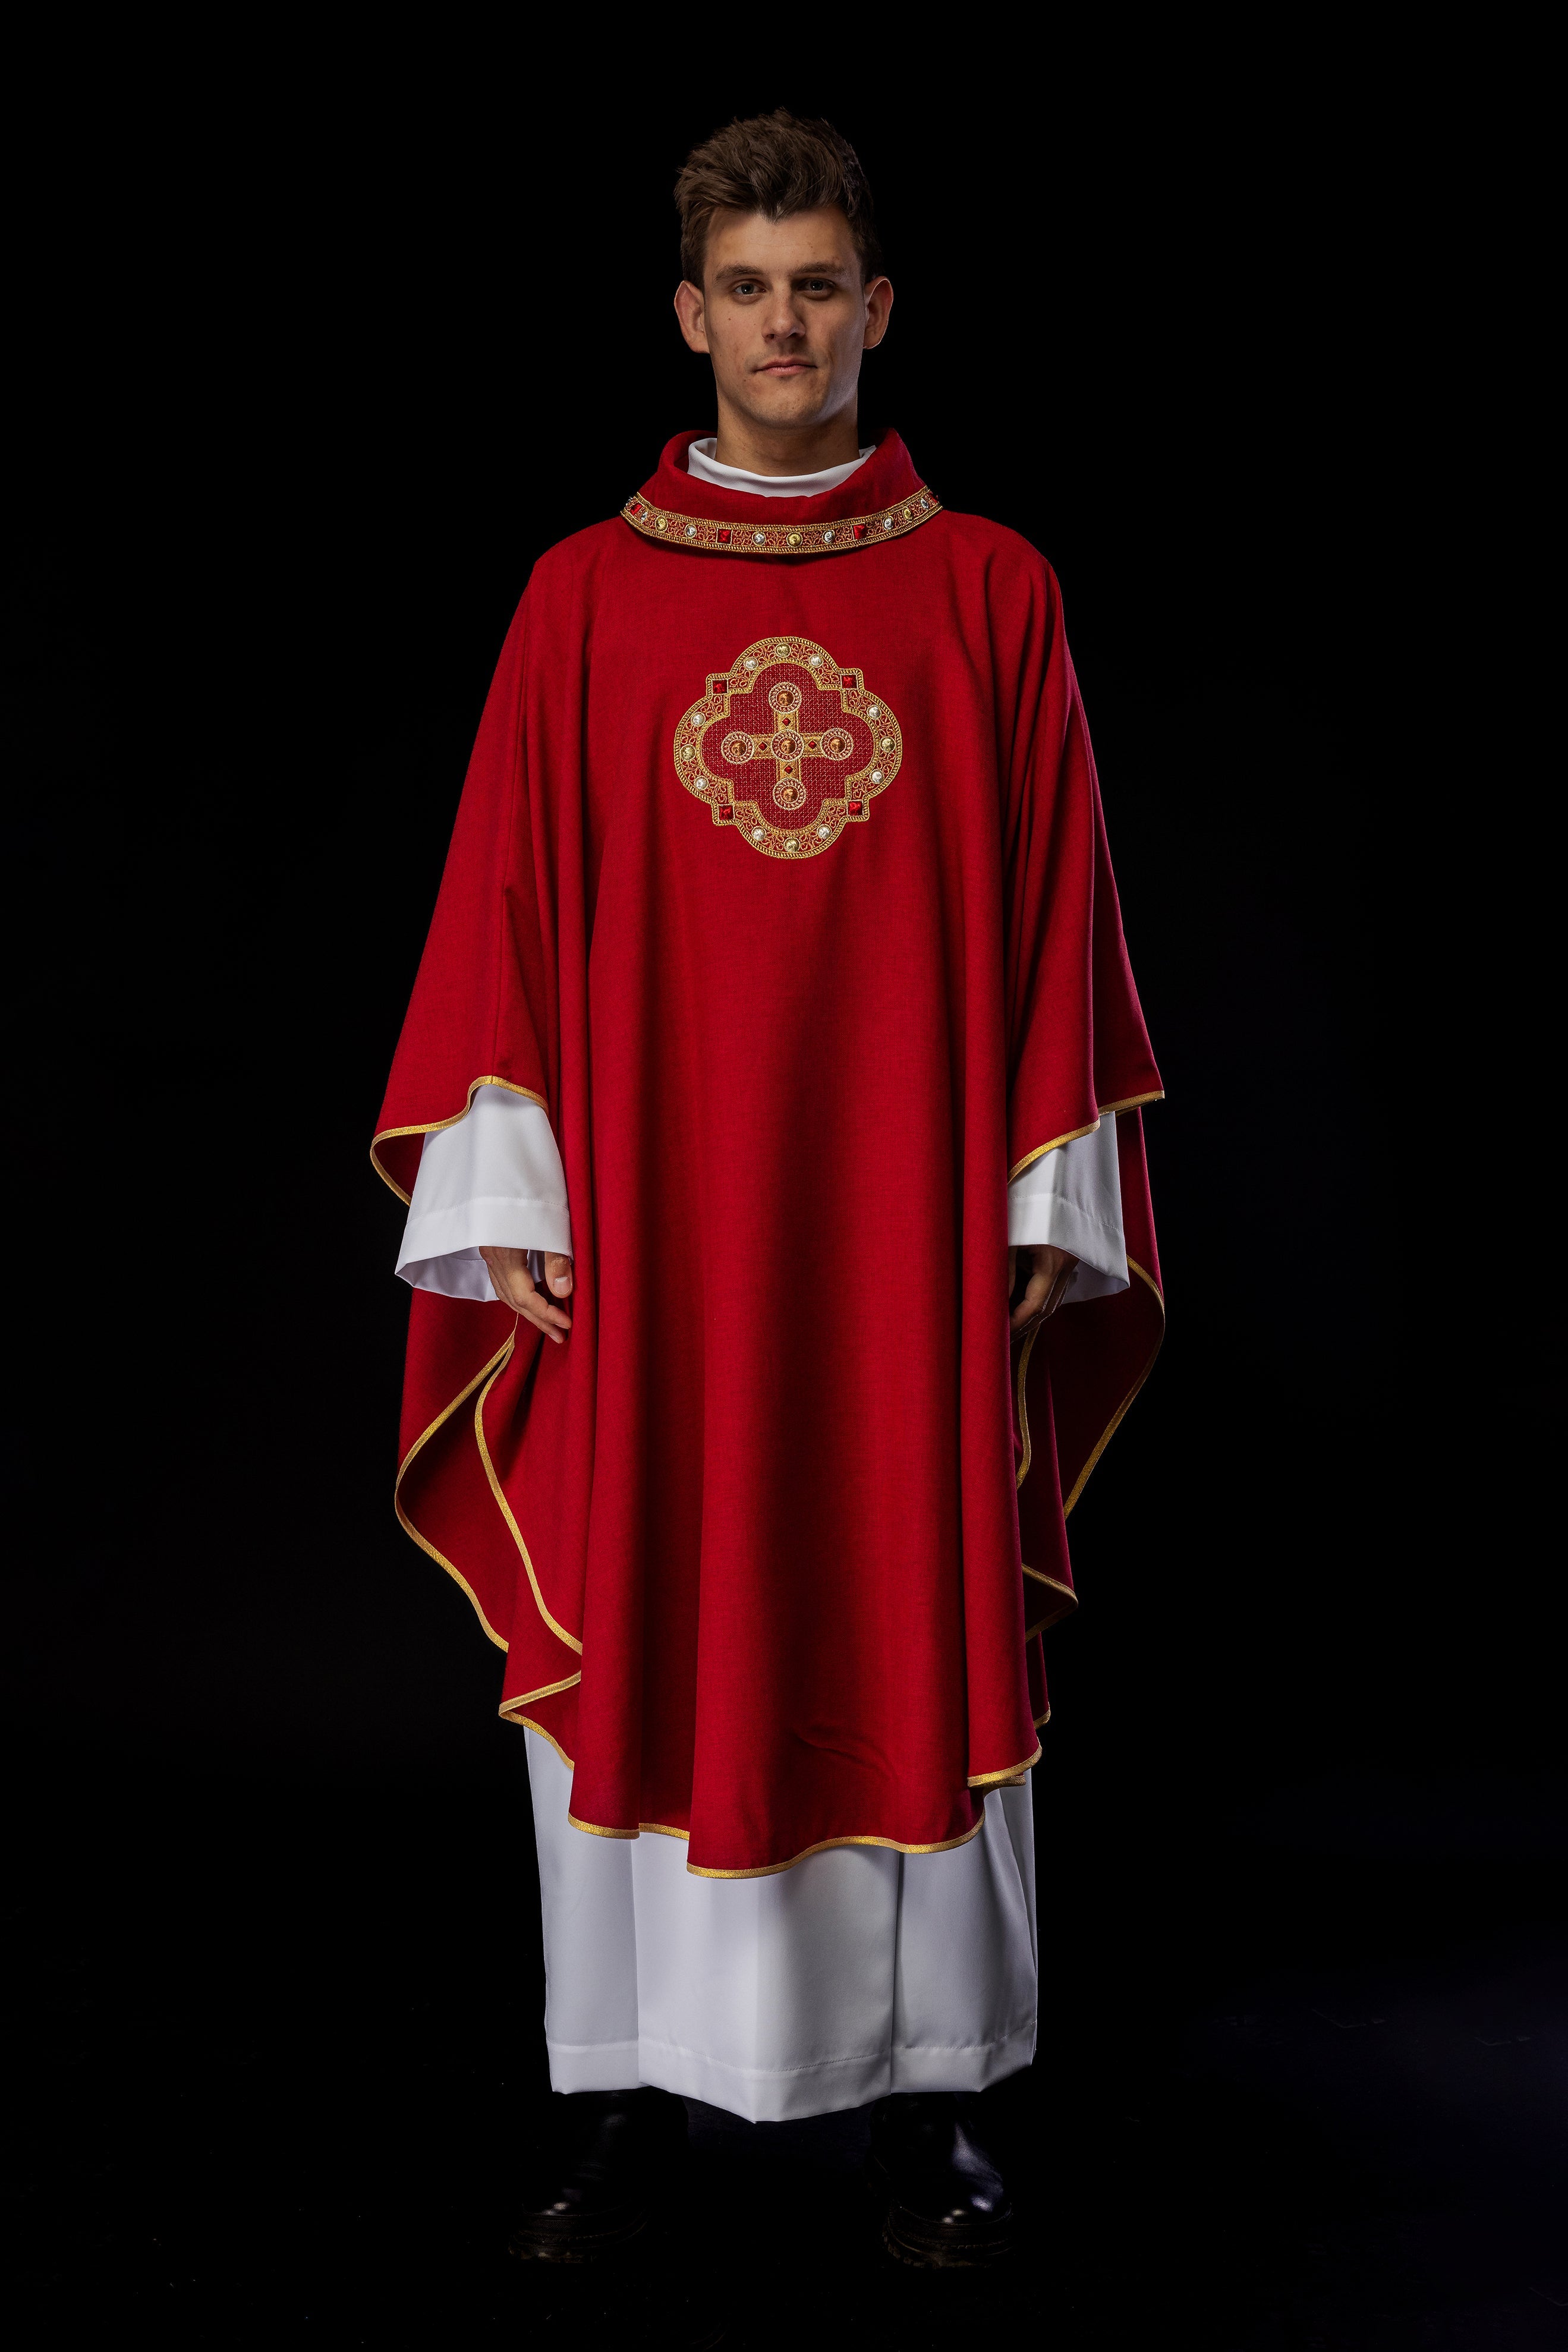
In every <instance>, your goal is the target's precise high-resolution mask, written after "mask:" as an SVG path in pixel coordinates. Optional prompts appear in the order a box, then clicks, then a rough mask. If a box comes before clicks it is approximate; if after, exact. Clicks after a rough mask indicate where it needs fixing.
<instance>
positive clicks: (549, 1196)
mask: <svg viewBox="0 0 1568 2352" xmlns="http://www.w3.org/2000/svg"><path fill="white" fill-rule="evenodd" d="M481 1244H482V1245H483V1246H484V1247H485V1248H487V1249H504V1248H511V1249H525V1250H560V1251H561V1252H562V1253H563V1255H565V1256H568V1257H569V1256H570V1255H571V1254H572V1220H571V1216H570V1214H569V1213H568V1211H567V1206H566V1176H565V1171H563V1168H562V1165H561V1154H560V1152H559V1151H558V1150H557V1149H556V1145H555V1137H554V1134H553V1131H552V1128H551V1125H550V1121H549V1119H548V1118H547V1117H546V1116H545V1114H544V1112H543V1111H542V1109H541V1108H540V1107H539V1105H538V1104H537V1103H536V1102H531V1101H530V1100H529V1098H528V1097H527V1096H526V1095H514V1094H513V1093H512V1092H511V1090H510V1087H479V1091H478V1092H477V1093H476V1095H475V1097H474V1099H473V1101H472V1103H471V1104H470V1105H469V1107H468V1109H467V1110H466V1111H465V1112H464V1114H463V1116H462V1118H459V1119H454V1121H453V1122H452V1125H451V1126H450V1127H443V1128H438V1129H437V1130H436V1132H435V1133H434V1134H433V1135H427V1136H426V1138H425V1147H424V1150H422V1152H421V1153H420V1156H419V1173H418V1175H417V1176H416V1178H415V1180H414V1198H413V1200H412V1201H411V1202H409V1205H408V1223H406V1224H405V1227H404V1229H403V1244H402V1247H401V1249H400V1250H399V1251H398V1254H397V1271H398V1273H399V1274H400V1275H401V1276H403V1279H404V1281H405V1282H406V1283H410V1284H412V1286H413V1287H414V1288H415V1289H416V1290H436V1291H439V1292H440V1294H441V1295H442V1297H445V1298H484V1299H489V1298H493V1297H495V1293H494V1291H493V1290H492V1289H491V1288H490V1277H489V1268H488V1267H487V1265H485V1262H484V1260H483V1258H482V1257H481V1256H480V1255H479V1249H480V1246H481ZM539 1271H540V1270H539V1269H538V1268H537V1267H536V1268H535V1269H534V1278H535V1280H537V1279H538V1278H539Z"/></svg>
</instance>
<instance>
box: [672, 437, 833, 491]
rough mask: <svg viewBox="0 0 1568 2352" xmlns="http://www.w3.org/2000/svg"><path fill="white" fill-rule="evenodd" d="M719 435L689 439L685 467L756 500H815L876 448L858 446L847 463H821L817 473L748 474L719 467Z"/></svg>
mask: <svg viewBox="0 0 1568 2352" xmlns="http://www.w3.org/2000/svg"><path fill="white" fill-rule="evenodd" d="M718 439H719V436H718V435H717V434H716V433H710V435H709V436H708V438H707V440H706V441H693V442H692V443H691V445H690V446H689V448H688V450H687V452H686V470H687V472H688V473H689V474H695V475H696V477H697V478H698V480H699V481H700V482H713V483H715V484H716V485H717V486H718V488H720V489H721V490H749V491H750V492H751V493H752V497H753V498H759V499H816V498H820V497H821V496H822V493H823V491H824V490H836V489H837V488H838V485H839V483H840V482H847V480H848V479H849V477H850V475H851V474H853V473H855V472H856V471H857V470H858V467H861V466H863V465H864V464H865V462H866V460H867V458H868V457H869V456H870V455H871V450H872V449H874V448H875V447H876V446H877V445H876V443H875V442H873V443H872V444H871V445H870V447H869V448H866V449H862V450H861V452H860V455H859V456H858V457H852V458H851V459H850V461H849V463H848V464H847V466H825V467H823V469H822V471H821V473H820V474H749V473H747V471H746V469H745V467H743V466H721V464H720V463H719V460H718V458H717V457H715V456H714V455H713V452H714V449H715V448H716V447H717V446H718Z"/></svg>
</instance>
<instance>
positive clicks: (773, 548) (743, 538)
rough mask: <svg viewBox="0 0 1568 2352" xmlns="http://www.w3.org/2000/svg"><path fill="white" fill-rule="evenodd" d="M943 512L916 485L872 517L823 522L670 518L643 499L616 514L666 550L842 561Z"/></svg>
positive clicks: (903, 536) (838, 517)
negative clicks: (842, 557)
mask: <svg viewBox="0 0 1568 2352" xmlns="http://www.w3.org/2000/svg"><path fill="white" fill-rule="evenodd" d="M941 512H942V500H941V499H939V498H938V497H937V494H936V492H935V491H934V490H933V489H931V488H930V487H929V485H928V484H926V483H924V482H921V485H920V486H919V488H917V489H913V490H911V491H910V495H909V497H908V498H907V499H896V500H895V501H894V503H893V504H892V505H891V506H890V507H879V509H877V511H876V513H875V514H862V515H835V516H833V517H832V519H831V520H829V521H826V522H758V523H752V522H731V521H728V520H721V519H715V518H714V517H712V516H710V515H684V514H674V513H672V512H671V511H670V509H668V507H656V506H650V505H649V503H648V501H647V499H645V498H642V497H640V496H639V497H637V498H633V499H627V500H626V505H625V506H624V507H623V508H622V509H621V515H622V518H623V520H625V521H626V522H629V523H630V525H631V527H632V529H633V530H640V531H641V533H642V535H643V537H644V538H645V539H654V540H662V541H663V542H664V544H665V545H666V546H667V547H689V548H694V549H698V550H700V551H702V552H703V553H706V554H712V555H847V553H848V552H849V551H850V549H851V548H855V547H877V546H880V545H881V544H882V543H883V542H884V541H887V540H889V539H907V538H908V537H909V534H910V531H911V530H919V529H920V526H921V523H922V522H930V520H931V517H932V515H935V514H940V513H941Z"/></svg>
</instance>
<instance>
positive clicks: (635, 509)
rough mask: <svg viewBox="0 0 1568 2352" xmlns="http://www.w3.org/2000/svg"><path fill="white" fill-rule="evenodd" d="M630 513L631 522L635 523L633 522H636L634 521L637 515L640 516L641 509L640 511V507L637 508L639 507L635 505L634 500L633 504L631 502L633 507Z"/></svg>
mask: <svg viewBox="0 0 1568 2352" xmlns="http://www.w3.org/2000/svg"><path fill="white" fill-rule="evenodd" d="M631 511H632V520H633V521H634V522H635V521H636V520H637V516H638V515H640V514H641V512H642V509H641V507H639V506H638V505H637V503H636V501H635V500H634V502H633V505H632V510H631Z"/></svg>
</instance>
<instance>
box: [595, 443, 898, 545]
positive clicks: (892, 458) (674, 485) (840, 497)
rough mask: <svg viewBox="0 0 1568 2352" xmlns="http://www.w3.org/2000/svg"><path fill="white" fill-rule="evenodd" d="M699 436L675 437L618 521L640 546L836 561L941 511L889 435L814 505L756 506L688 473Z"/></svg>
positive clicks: (767, 501)
mask: <svg viewBox="0 0 1568 2352" xmlns="http://www.w3.org/2000/svg"><path fill="white" fill-rule="evenodd" d="M702 437H703V436H702V435H701V434H700V432H696V433H678V434H677V435H676V436H675V438H674V439H673V440H672V441H670V442H668V443H667V444H666V446H665V449H664V454H663V456H662V457H660V459H659V461H658V467H657V468H656V469H655V471H654V473H653V474H652V475H651V476H650V477H649V478H648V480H647V482H645V483H644V485H643V487H642V488H641V490H640V491H639V492H638V493H637V495H636V496H635V497H634V498H629V499H627V500H626V505H625V506H624V507H623V508H622V509H621V514H622V516H623V518H624V520H626V521H627V522H628V523H630V525H631V527H632V529H633V530H636V531H638V532H640V533H641V535H642V536H643V538H645V539H651V540H654V541H663V542H664V544H665V545H666V546H667V547H677V548H681V549H684V550H685V551H687V552H688V553H691V554H704V555H841V554H847V553H848V552H849V551H851V550H852V549H855V548H867V547H875V546H879V545H880V544H882V543H883V542H885V541H888V540H891V539H907V538H908V537H909V534H910V531H911V530H918V529H919V527H920V525H921V523H922V522H930V520H931V518H932V516H933V515H936V514H939V513H940V512H941V511H942V501H941V499H939V498H938V497H937V495H936V492H935V491H934V490H933V489H932V488H931V487H930V485H929V484H928V483H925V482H922V481H921V478H920V476H919V475H918V474H917V473H916V472H915V469H914V467H913V465H912V464H911V462H910V453H909V451H908V450H907V449H906V448H905V446H904V445H903V443H902V441H901V440H900V437H899V436H898V435H897V434H896V433H892V432H889V433H886V434H884V435H883V436H882V438H881V440H880V441H879V443H878V445H877V447H876V448H875V449H874V450H873V452H872V454H871V455H870V457H868V458H867V459H866V460H865V462H864V464H863V465H859V466H857V467H856V468H855V470H854V472H853V473H852V474H851V475H850V476H849V478H848V479H847V481H844V482H841V483H839V485H838V487H837V489H832V490H824V491H822V492H820V493H819V494H818V495H817V496H816V498H802V499H773V498H762V497H759V496H757V495H756V494H755V493H753V492H752V491H748V490H732V489H728V488H721V486H720V485H719V484H718V483H716V482H708V481H703V480H702V479H701V478H700V477H699V476H697V475H695V474H690V473H688V471H687V468H686V453H687V450H688V449H689V447H690V446H691V444H692V442H693V441H699V440H700V439H701V438H702Z"/></svg>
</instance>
